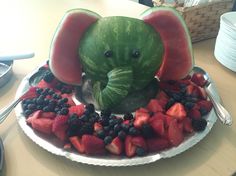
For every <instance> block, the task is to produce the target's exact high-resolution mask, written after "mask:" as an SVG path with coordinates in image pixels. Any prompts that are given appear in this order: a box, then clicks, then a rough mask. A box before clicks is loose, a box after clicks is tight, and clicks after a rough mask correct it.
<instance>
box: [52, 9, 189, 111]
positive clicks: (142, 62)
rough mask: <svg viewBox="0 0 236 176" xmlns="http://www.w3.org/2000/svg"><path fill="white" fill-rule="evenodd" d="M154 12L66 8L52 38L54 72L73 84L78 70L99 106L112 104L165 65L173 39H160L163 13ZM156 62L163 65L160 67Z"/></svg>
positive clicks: (76, 82) (77, 82)
mask: <svg viewBox="0 0 236 176" xmlns="http://www.w3.org/2000/svg"><path fill="white" fill-rule="evenodd" d="M157 12H158V11H148V13H145V14H146V15H145V14H144V15H142V19H135V18H129V17H122V16H111V17H101V16H100V15H98V14H96V13H94V12H91V11H88V10H83V9H75V10H71V11H69V12H68V13H66V15H65V16H64V18H63V19H62V21H61V23H60V24H59V27H58V29H57V32H56V34H55V36H54V39H53V42H52V47H51V52H50V64H49V65H50V68H51V70H52V72H53V74H54V75H55V76H56V77H57V78H58V79H59V80H61V81H62V82H66V83H69V84H74V85H81V84H82V74H84V75H86V77H87V78H88V79H89V80H90V81H91V84H92V94H93V97H94V99H95V100H96V103H97V104H98V105H99V107H100V109H108V108H111V107H114V106H116V105H117V104H119V103H120V102H122V100H124V99H125V98H126V97H127V96H128V95H129V94H130V93H131V92H133V91H142V90H143V89H144V88H145V87H146V86H148V85H149V83H150V82H151V81H152V80H153V79H154V77H155V75H156V73H158V71H159V70H162V72H163V70H164V71H165V70H166V69H167V70H168V69H169V68H168V66H170V64H166V59H165V58H166V57H167V56H168V60H171V58H169V55H168V53H171V52H170V51H169V49H170V48H173V44H172V43H173V41H171V42H170V41H168V40H167V42H163V41H164V40H163V36H164V34H163V31H165V29H164V27H165V25H163V26H162V27H160V26H158V24H159V23H160V22H163V19H162V18H161V17H162V16H165V15H164V14H162V16H161V15H160V11H159V13H157ZM167 12H171V10H169V11H168V10H167ZM156 13H157V14H158V15H156ZM156 16H158V17H159V18H160V19H159V21H158V19H156V18H157V17H156ZM172 16H173V14H172ZM168 18H169V19H171V17H168V15H167V16H165V18H164V19H165V20H168ZM166 30H167V29H166ZM162 34H163V36H162ZM164 38H165V36H164ZM165 41H166V40H165ZM184 41H185V43H186V41H187V42H189V41H188V40H184ZM169 43H171V46H168V44H169ZM166 46H167V47H168V48H166ZM166 54H167V55H166ZM190 57H192V56H190ZM163 60H164V62H163ZM191 60H192V58H191ZM161 64H162V67H164V68H161V69H160V67H161ZM172 64H173V63H172ZM166 65H167V66H166ZM176 66H177V67H178V65H175V66H173V65H171V67H172V68H171V70H172V71H173V70H178V69H176ZM179 70H180V68H179ZM187 70H188V71H189V68H187ZM186 73H187V72H186V71H185V73H184V74H186ZM159 76H160V74H159ZM181 76H183V75H181Z"/></svg>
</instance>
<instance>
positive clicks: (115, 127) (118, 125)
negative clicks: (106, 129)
mask: <svg viewBox="0 0 236 176" xmlns="http://www.w3.org/2000/svg"><path fill="white" fill-rule="evenodd" d="M121 129H122V128H121V125H120V124H116V125H114V131H115V132H116V133H118V132H119V131H120V130H121Z"/></svg>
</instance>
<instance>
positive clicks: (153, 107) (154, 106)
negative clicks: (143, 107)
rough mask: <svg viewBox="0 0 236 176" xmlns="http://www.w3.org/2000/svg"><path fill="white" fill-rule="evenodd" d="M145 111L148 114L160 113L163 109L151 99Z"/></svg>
mask: <svg viewBox="0 0 236 176" xmlns="http://www.w3.org/2000/svg"><path fill="white" fill-rule="evenodd" d="M147 109H148V110H149V111H150V112H162V111H163V108H162V106H161V105H160V103H159V101H158V100H156V99H151V100H150V101H149V103H148V105H147Z"/></svg>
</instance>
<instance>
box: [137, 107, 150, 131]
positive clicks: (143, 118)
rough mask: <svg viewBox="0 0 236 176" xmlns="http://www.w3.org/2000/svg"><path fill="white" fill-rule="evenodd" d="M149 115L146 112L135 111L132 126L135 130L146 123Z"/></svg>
mask: <svg viewBox="0 0 236 176" xmlns="http://www.w3.org/2000/svg"><path fill="white" fill-rule="evenodd" d="M149 118H150V115H149V113H148V112H143V111H140V110H137V111H135V119H134V126H135V127H136V128H141V127H142V125H143V124H146V123H148V120H149Z"/></svg>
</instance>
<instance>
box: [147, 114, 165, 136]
mask: <svg viewBox="0 0 236 176" xmlns="http://www.w3.org/2000/svg"><path fill="white" fill-rule="evenodd" d="M150 125H151V127H152V128H153V130H154V132H155V133H156V134H157V135H159V136H163V135H164V133H165V128H164V120H163V119H160V118H151V120H150Z"/></svg>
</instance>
